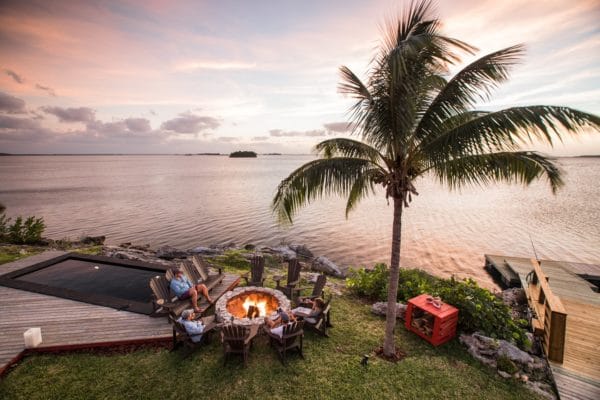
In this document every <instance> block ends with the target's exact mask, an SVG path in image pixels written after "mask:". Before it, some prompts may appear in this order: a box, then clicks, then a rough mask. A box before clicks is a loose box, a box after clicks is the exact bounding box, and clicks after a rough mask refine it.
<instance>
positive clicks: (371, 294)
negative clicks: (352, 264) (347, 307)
mask: <svg viewBox="0 0 600 400" xmlns="http://www.w3.org/2000/svg"><path fill="white" fill-rule="evenodd" d="M389 276H390V272H389V270H388V268H387V266H386V265H385V264H383V263H381V264H376V265H375V267H374V268H373V269H371V270H369V269H366V268H360V269H358V270H354V271H351V272H350V276H349V277H348V278H347V279H346V286H347V287H348V288H349V289H350V291H351V292H352V293H354V294H356V295H357V296H362V297H367V298H369V299H371V300H379V301H385V299H386V298H387V289H388V281H389V279H390V278H389Z"/></svg>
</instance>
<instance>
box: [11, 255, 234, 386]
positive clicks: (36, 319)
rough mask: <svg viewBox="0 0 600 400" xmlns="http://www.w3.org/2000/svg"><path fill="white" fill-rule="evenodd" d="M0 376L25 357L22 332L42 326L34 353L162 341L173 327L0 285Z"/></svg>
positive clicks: (19, 264) (219, 291)
mask: <svg viewBox="0 0 600 400" xmlns="http://www.w3.org/2000/svg"><path fill="white" fill-rule="evenodd" d="M61 254H64V253H63V252H56V251H52V252H45V253H42V254H38V255H35V256H32V257H28V258H26V259H22V260H18V261H15V262H12V263H8V264H4V265H0V273H1V274H4V273H8V272H12V271H15V270H17V269H21V268H24V267H26V266H28V265H32V264H35V263H38V262H41V261H45V260H48V259H50V258H53V257H56V256H58V255H61ZM238 283H239V276H237V275H230V274H228V275H227V276H226V278H225V279H224V280H223V283H222V284H221V285H219V286H217V287H215V288H214V289H213V290H212V291H211V294H212V296H213V297H214V298H215V299H216V298H218V297H220V296H222V295H223V294H224V293H225V292H227V291H229V290H231V289H232V288H233V287H235V286H237V284H238ZM0 310H1V311H2V312H1V315H2V318H0V376H2V374H3V373H4V372H6V370H7V369H8V367H9V366H10V365H11V364H12V363H14V362H16V361H18V360H19V359H20V358H21V357H22V356H23V354H24V350H25V349H24V344H23V332H25V330H27V329H28V328H32V327H40V328H41V330H42V340H43V341H42V344H41V345H40V346H39V347H37V348H36V349H33V350H32V351H55V350H68V349H77V348H91V347H100V346H111V345H119V344H135V343H151V342H165V343H169V341H170V340H171V335H172V329H171V326H170V325H169V324H168V322H167V319H166V318H152V317H149V316H147V315H142V314H136V313H132V312H127V311H118V310H115V309H113V308H108V307H102V306H97V305H92V304H87V303H81V302H78V301H74V300H67V299H63V298H58V297H53V296H48V295H43V294H38V293H32V292H27V291H22V290H17V289H12V288H8V287H3V286H0Z"/></svg>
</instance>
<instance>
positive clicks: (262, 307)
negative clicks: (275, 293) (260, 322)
mask: <svg viewBox="0 0 600 400" xmlns="http://www.w3.org/2000/svg"><path fill="white" fill-rule="evenodd" d="M250 306H254V307H256V308H258V316H259V317H264V316H265V315H267V302H266V301H257V300H254V299H253V298H251V296H248V297H246V300H245V301H244V304H242V307H244V311H245V312H246V314H247V313H248V309H249V308H250Z"/></svg>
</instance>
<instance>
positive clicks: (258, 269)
mask: <svg viewBox="0 0 600 400" xmlns="http://www.w3.org/2000/svg"><path fill="white" fill-rule="evenodd" d="M250 264H251V265H250V277H248V272H246V273H245V274H244V275H242V278H244V279H245V280H246V285H247V286H260V287H262V286H263V285H264V284H265V278H264V277H263V274H264V272H265V258H264V257H263V256H254V257H252V260H251V261H250Z"/></svg>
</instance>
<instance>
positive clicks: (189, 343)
mask: <svg viewBox="0 0 600 400" xmlns="http://www.w3.org/2000/svg"><path fill="white" fill-rule="evenodd" d="M178 319H179V317H178V316H177V315H175V314H173V313H169V322H170V323H171V325H172V326H173V348H172V349H171V351H174V350H175V349H177V348H178V347H179V346H180V345H182V344H183V345H184V346H185V347H186V348H187V349H188V354H189V353H191V351H192V350H194V349H196V348H198V347H200V346H202V345H203V344H208V343H210V337H211V334H212V333H213V331H214V330H215V328H216V327H217V324H216V323H215V321H214V320H215V316H214V315H211V316H209V317H204V318H202V323H203V324H204V331H203V332H202V335H201V336H200V341H197V342H195V341H193V339H192V336H190V335H189V334H188V333H187V331H186V330H185V327H184V326H183V324H181V323H180V322H178Z"/></svg>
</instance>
